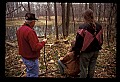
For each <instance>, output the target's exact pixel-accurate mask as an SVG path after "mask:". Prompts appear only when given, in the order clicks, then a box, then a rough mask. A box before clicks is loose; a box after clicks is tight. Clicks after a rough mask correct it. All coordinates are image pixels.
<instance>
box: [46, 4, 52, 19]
mask: <svg viewBox="0 0 120 82" xmlns="http://www.w3.org/2000/svg"><path fill="white" fill-rule="evenodd" d="M47 10H48V20H49V21H51V18H50V3H49V2H47Z"/></svg>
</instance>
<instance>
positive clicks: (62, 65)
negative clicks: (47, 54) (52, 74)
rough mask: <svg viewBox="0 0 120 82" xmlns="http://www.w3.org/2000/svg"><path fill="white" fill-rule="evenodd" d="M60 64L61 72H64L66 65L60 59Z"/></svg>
mask: <svg viewBox="0 0 120 82" xmlns="http://www.w3.org/2000/svg"><path fill="white" fill-rule="evenodd" d="M58 65H59V69H60V73H61V74H64V68H65V65H64V64H63V63H62V62H61V61H60V60H58Z"/></svg>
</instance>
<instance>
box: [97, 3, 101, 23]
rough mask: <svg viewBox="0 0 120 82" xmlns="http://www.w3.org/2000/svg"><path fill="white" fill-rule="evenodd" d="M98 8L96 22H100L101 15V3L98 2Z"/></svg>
mask: <svg viewBox="0 0 120 82" xmlns="http://www.w3.org/2000/svg"><path fill="white" fill-rule="evenodd" d="M98 10H99V12H98V22H101V21H100V18H101V17H100V16H101V3H99V9H98Z"/></svg>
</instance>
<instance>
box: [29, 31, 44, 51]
mask: <svg viewBox="0 0 120 82" xmlns="http://www.w3.org/2000/svg"><path fill="white" fill-rule="evenodd" d="M28 42H29V44H30V46H31V48H32V51H39V50H41V49H42V48H43V47H44V45H45V42H44V41H42V42H39V40H38V38H37V35H36V33H35V32H34V31H30V32H29V33H28Z"/></svg>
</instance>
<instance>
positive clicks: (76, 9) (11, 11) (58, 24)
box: [5, 2, 117, 78]
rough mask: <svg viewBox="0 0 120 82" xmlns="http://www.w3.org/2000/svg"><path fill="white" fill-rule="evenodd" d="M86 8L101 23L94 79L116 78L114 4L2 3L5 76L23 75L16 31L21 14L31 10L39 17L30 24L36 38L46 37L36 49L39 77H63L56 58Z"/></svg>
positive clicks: (115, 13)
mask: <svg viewBox="0 0 120 82" xmlns="http://www.w3.org/2000/svg"><path fill="white" fill-rule="evenodd" d="M88 8H90V9H92V10H93V11H94V16H95V20H96V21H97V22H99V23H100V24H101V25H102V27H103V33H104V34H103V36H104V42H103V46H102V48H103V49H102V50H100V53H99V56H98V60H97V64H96V69H95V75H94V78H116V28H117V27H116V24H117V4H116V3H57V2H56V3H53V2H6V35H5V50H6V53H5V76H6V77H25V76H26V72H25V70H26V69H25V65H24V64H23V62H22V60H21V56H20V55H19V54H18V44H17V38H16V30H17V29H18V28H19V27H20V26H21V25H22V24H23V23H24V21H25V19H24V15H25V13H27V12H32V13H35V15H36V17H37V18H38V19H39V20H38V21H37V22H36V24H35V27H34V30H35V31H36V33H37V35H38V37H39V41H41V40H42V39H43V38H45V37H46V38H47V39H48V42H47V44H46V45H45V47H44V48H43V49H42V50H41V52H40V54H41V57H40V58H39V63H40V64H39V65H40V66H39V67H40V72H39V77H51V78H66V77H65V76H63V75H60V74H59V69H58V64H57V60H58V59H59V58H60V57H61V56H64V55H65V54H66V53H67V51H68V48H69V47H70V42H71V41H72V40H75V36H76V31H77V29H78V28H79V25H80V24H81V23H83V17H82V12H83V11H84V10H85V9H88ZM46 71H47V72H46Z"/></svg>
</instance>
